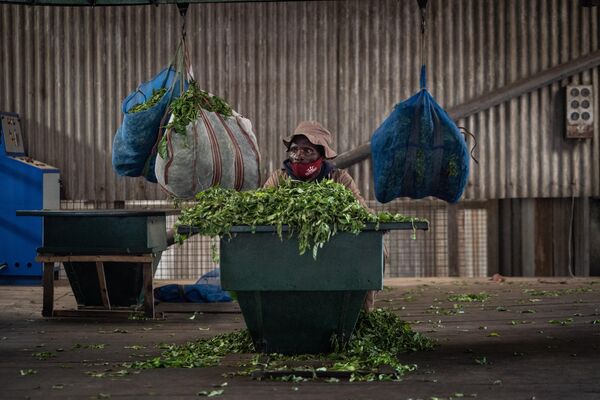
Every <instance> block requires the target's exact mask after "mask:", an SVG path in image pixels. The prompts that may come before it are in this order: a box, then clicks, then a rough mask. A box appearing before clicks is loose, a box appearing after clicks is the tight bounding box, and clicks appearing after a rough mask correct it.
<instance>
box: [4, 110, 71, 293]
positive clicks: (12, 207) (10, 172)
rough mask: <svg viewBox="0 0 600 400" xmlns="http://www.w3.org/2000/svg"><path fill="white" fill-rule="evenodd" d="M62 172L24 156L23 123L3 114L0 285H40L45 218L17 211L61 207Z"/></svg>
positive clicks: (15, 116) (12, 116)
mask: <svg viewBox="0 0 600 400" xmlns="http://www.w3.org/2000/svg"><path fill="white" fill-rule="evenodd" d="M59 176H60V175H59V171H58V169H56V168H55V167H52V166H50V165H47V164H44V163H43V162H39V161H36V160H33V159H31V158H30V157H27V156H26V155H25V149H24V147H23V137H22V135H21V122H20V119H19V115H18V114H15V113H7V112H0V182H1V183H2V193H1V194H0V284H10V285H31V284H41V282H42V264H41V263H38V262H36V261H35V256H36V250H37V248H38V247H40V246H41V245H42V233H43V225H42V217H36V218H19V217H17V215H16V211H17V210H41V209H46V210H48V209H59V208H60V183H59Z"/></svg>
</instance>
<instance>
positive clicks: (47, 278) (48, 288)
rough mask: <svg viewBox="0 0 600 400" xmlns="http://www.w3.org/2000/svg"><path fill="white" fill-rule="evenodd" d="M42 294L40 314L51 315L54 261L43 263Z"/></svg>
mask: <svg viewBox="0 0 600 400" xmlns="http://www.w3.org/2000/svg"><path fill="white" fill-rule="evenodd" d="M43 286H44V296H43V305H42V316H44V317H51V316H52V310H53V309H54V263H52V262H45V263H44V277H43Z"/></svg>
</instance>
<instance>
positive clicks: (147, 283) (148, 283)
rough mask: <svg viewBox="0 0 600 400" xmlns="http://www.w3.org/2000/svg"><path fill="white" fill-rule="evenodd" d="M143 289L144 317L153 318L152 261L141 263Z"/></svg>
mask: <svg viewBox="0 0 600 400" xmlns="http://www.w3.org/2000/svg"><path fill="white" fill-rule="evenodd" d="M142 268H143V282H144V286H143V291H144V315H145V316H146V318H154V283H153V279H152V278H153V275H154V271H152V263H149V262H147V263H143V264H142Z"/></svg>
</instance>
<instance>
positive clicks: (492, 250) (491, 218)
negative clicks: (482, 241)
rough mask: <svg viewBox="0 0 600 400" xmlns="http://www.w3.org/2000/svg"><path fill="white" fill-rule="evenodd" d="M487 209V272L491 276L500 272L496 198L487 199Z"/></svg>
mask: <svg viewBox="0 0 600 400" xmlns="http://www.w3.org/2000/svg"><path fill="white" fill-rule="evenodd" d="M486 211H487V256H488V259H487V274H488V276H492V275H494V274H497V273H500V260H499V251H500V247H499V243H498V241H499V233H500V231H499V227H498V220H499V214H498V213H499V210H498V200H489V201H487V203H486Z"/></svg>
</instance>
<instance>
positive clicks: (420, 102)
mask: <svg viewBox="0 0 600 400" xmlns="http://www.w3.org/2000/svg"><path fill="white" fill-rule="evenodd" d="M420 83H421V90H420V91H419V92H418V93H417V94H415V95H414V96H412V97H411V98H409V99H408V100H405V101H403V102H401V103H398V104H397V105H396V107H395V108H394V110H393V111H392V113H391V114H390V115H389V116H388V117H387V118H386V119H385V121H383V123H382V124H381V126H379V128H377V130H376V131H375V132H374V133H373V136H372V138H371V158H372V162H373V174H374V181H375V196H376V197H377V200H378V201H380V202H381V203H387V202H389V201H391V200H394V199H395V198H398V197H410V198H413V199H420V198H423V197H426V196H433V197H437V198H439V199H442V200H445V201H447V202H450V203H454V202H456V201H458V200H459V199H460V197H461V196H462V194H463V191H464V189H465V185H466V184H467V179H468V177H469V152H468V150H467V145H466V142H465V139H464V137H463V135H462V134H461V131H460V130H459V128H458V127H457V126H456V124H455V123H454V121H453V120H452V118H450V116H449V115H448V114H447V113H446V111H444V110H443V109H442V108H441V107H440V106H439V105H438V104H437V103H436V102H435V100H434V99H433V97H432V96H431V95H430V94H429V92H428V91H427V89H426V76H425V65H423V66H422V67H421V82H420Z"/></svg>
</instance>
